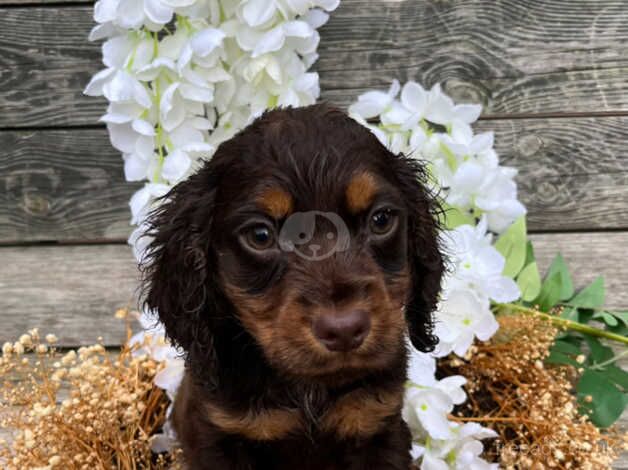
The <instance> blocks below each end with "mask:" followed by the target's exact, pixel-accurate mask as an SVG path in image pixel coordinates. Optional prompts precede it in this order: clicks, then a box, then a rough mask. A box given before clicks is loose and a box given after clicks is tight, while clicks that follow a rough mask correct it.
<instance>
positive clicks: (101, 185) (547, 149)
mask: <svg viewBox="0 0 628 470" xmlns="http://www.w3.org/2000/svg"><path fill="white" fill-rule="evenodd" d="M477 130H478V132H480V131H487V130H494V131H495V135H496V138H495V142H496V149H497V151H498V152H499V154H500V155H501V157H502V161H503V163H504V164H507V165H511V166H514V167H515V168H518V169H519V170H520V174H519V176H518V183H519V187H520V194H521V199H522V200H523V202H524V203H525V204H526V205H527V207H528V209H529V227H530V229H531V230H535V231H557V230H589V229H604V228H615V229H617V228H628V154H626V151H625V149H626V142H627V141H628V117H604V118H599V117H598V118H569V119H513V120H500V121H483V122H480V123H479V125H478V126H477ZM0 148H2V149H3V151H2V152H1V153H0V188H2V191H0V243H15V242H30V241H49V240H60V241H71V240H109V241H120V240H124V239H126V237H127V236H128V234H129V233H130V230H131V227H130V226H129V218H130V212H129V208H128V200H129V198H130V196H131V194H132V193H133V191H135V190H136V189H137V187H138V185H137V184H129V183H126V182H125V181H124V177H123V162H122V158H121V157H120V155H119V154H118V152H117V151H116V150H115V149H113V148H112V147H111V144H110V143H109V140H108V137H107V134H106V130H105V129H82V130H79V129H76V130H41V131H3V132H0Z"/></svg>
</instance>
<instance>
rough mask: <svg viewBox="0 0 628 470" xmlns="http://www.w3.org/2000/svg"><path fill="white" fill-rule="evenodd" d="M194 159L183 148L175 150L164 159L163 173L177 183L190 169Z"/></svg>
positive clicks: (169, 179) (166, 177)
mask: <svg viewBox="0 0 628 470" xmlns="http://www.w3.org/2000/svg"><path fill="white" fill-rule="evenodd" d="M191 165H192V161H191V160H190V157H189V156H188V154H187V153H186V152H184V151H183V150H178V149H177V150H175V151H174V152H172V153H170V154H168V156H167V157H166V159H165V160H164V165H163V168H162V170H161V175H162V176H163V177H164V178H165V179H167V180H168V181H170V182H172V183H175V182H178V181H179V180H180V179H181V178H183V176H184V175H185V173H186V172H187V171H188V170H189V169H190V166H191Z"/></svg>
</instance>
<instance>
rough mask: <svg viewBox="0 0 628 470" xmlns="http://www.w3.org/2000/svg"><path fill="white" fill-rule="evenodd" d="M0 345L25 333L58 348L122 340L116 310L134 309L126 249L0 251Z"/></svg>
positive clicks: (134, 276) (131, 268)
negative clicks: (51, 339) (54, 339)
mask: <svg viewBox="0 0 628 470" xmlns="http://www.w3.org/2000/svg"><path fill="white" fill-rule="evenodd" d="M0 265H2V269H1V270H0V322H1V323H2V325H3V327H2V332H1V333H0V343H2V342H4V341H9V340H13V341H15V340H16V338H18V337H19V336H20V335H21V334H23V333H25V332H26V331H27V330H29V329H31V328H34V327H38V328H39V329H40V332H41V333H44V334H47V333H54V334H56V335H57V336H58V337H59V339H60V342H59V344H60V345H62V346H73V345H81V344H93V343H94V342H95V341H96V340H97V338H98V337H99V336H100V337H102V338H103V341H104V344H106V345H118V344H120V342H121V341H122V340H124V337H125V336H124V322H123V321H121V320H118V319H116V318H114V316H113V315H114V313H115V311H116V310H117V309H118V308H121V307H125V306H129V305H130V306H133V307H134V306H135V300H134V299H135V292H136V290H137V284H138V282H137V279H138V272H137V268H136V265H135V262H134V258H133V255H132V253H131V249H130V247H128V246H125V245H84V246H31V247H4V248H0Z"/></svg>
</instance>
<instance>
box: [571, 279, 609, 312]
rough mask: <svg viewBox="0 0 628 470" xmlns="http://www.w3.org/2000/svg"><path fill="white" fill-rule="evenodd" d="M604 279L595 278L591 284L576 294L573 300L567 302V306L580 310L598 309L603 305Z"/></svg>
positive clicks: (604, 293)
mask: <svg viewBox="0 0 628 470" xmlns="http://www.w3.org/2000/svg"><path fill="white" fill-rule="evenodd" d="M605 295H606V291H605V289H604V278H603V277H602V276H599V277H597V278H596V279H595V280H594V281H593V282H592V283H591V284H589V285H588V286H587V287H585V288H584V289H582V290H581V291H580V292H579V293H577V294H576V295H575V296H574V298H573V299H571V300H569V302H568V303H569V305H573V306H575V307H580V308H599V307H601V306H602V305H604V297H605Z"/></svg>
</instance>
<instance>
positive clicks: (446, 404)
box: [402, 385, 454, 439]
mask: <svg viewBox="0 0 628 470" xmlns="http://www.w3.org/2000/svg"><path fill="white" fill-rule="evenodd" d="M453 408H454V404H453V402H452V400H451V398H449V396H447V394H446V393H445V392H443V391H442V390H439V389H437V388H425V387H420V386H414V385H410V386H409V387H408V388H407V389H406V395H405V398H404V403H403V410H402V416H403V419H404V420H405V421H406V422H407V423H408V427H409V428H410V431H411V433H412V436H413V438H414V439H422V438H425V437H426V436H428V435H429V436H431V437H433V438H436V439H448V438H450V437H451V429H450V424H449V421H448V420H447V415H448V414H449V413H451V411H452V410H453Z"/></svg>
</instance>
